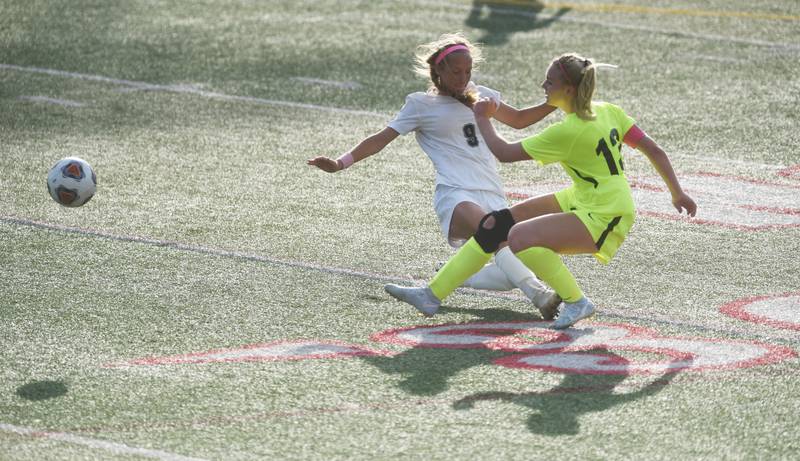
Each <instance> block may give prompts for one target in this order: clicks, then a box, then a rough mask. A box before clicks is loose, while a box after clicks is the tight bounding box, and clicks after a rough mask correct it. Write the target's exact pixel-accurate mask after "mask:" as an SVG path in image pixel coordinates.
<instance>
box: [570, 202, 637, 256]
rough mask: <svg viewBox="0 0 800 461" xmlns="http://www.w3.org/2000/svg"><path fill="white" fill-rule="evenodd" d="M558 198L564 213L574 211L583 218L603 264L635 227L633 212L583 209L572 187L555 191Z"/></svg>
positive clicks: (615, 252)
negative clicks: (621, 212)
mask: <svg viewBox="0 0 800 461" xmlns="http://www.w3.org/2000/svg"><path fill="white" fill-rule="evenodd" d="M555 196H556V200H558V204H559V205H560V206H561V211H563V212H564V213H573V214H574V215H575V216H577V217H578V219H580V220H581V222H582V223H583V225H584V226H586V229H588V230H589V233H590V234H592V238H593V239H594V241H595V245H596V246H597V252H596V253H594V257H595V258H597V260H598V261H600V262H601V263H603V264H608V263H609V262H611V259H613V258H614V255H615V254H617V250H619V247H620V246H622V242H624V241H625V237H627V235H628V232H630V230H631V227H633V221H634V219H635V215H634V214H633V213H630V214H623V215H620V216H613V215H608V214H601V213H596V212H591V211H589V210H586V209H581V208H580V206H579V205H578V204H577V203H576V201H575V194H574V191H573V190H572V188H568V189H563V190H560V191H558V192H556V193H555Z"/></svg>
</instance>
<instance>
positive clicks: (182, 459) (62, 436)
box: [0, 423, 203, 461]
mask: <svg viewBox="0 0 800 461" xmlns="http://www.w3.org/2000/svg"><path fill="white" fill-rule="evenodd" d="M0 431H3V432H10V433H12V434H17V435H24V436H29V437H39V438H45V439H51V440H58V441H61V442H67V443H71V444H75V445H84V446H87V447H89V448H93V449H95V450H103V451H107V452H110V453H113V454H115V455H132V456H141V457H144V458H154V459H162V460H164V461H203V460H202V459H201V458H192V457H189V456H182V455H177V454H174V453H169V452H166V451H161V450H153V449H150V448H139V447H131V446H129V445H125V444H122V443H117V442H109V441H106V440H98V439H90V438H88V437H81V436H78V435H74V434H69V433H66V432H47V431H40V430H36V429H32V428H28V427H22V426H15V425H13V424H5V423H0Z"/></svg>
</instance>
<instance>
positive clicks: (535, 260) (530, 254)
mask: <svg viewBox="0 0 800 461" xmlns="http://www.w3.org/2000/svg"><path fill="white" fill-rule="evenodd" d="M516 255H517V258H519V260H520V261H522V262H523V263H524V264H525V265H526V266H528V267H529V268H530V269H531V270H532V271H533V273H534V274H536V276H537V277H539V278H540V279H541V280H542V281H543V282H545V283H546V284H548V285H550V286H551V287H552V288H553V289H554V290H555V291H556V293H558V295H559V296H561V299H563V300H564V301H566V302H568V303H574V302H576V301H578V300H580V299H581V298H583V291H581V289H580V287H579V286H578V282H576V281H575V277H573V276H572V273H571V272H570V271H569V269H567V266H565V265H564V262H563V261H561V256H559V255H558V254H557V253H556V252H554V251H553V250H551V249H549V248H544V247H531V248H528V249H525V250H523V251H520V252H519V253H517V254H516Z"/></svg>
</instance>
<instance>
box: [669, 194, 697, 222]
mask: <svg viewBox="0 0 800 461" xmlns="http://www.w3.org/2000/svg"><path fill="white" fill-rule="evenodd" d="M672 205H673V206H674V207H675V209H676V210H678V213H683V210H686V214H687V215H689V216H691V217H694V215H695V214H697V204H696V203H694V200H692V198H691V197H689V196H688V195H686V193H685V192H681V193H680V194H677V195H676V196H675V197H672Z"/></svg>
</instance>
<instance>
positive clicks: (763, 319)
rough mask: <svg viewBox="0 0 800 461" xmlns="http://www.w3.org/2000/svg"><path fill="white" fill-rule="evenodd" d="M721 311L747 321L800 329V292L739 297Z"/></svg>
mask: <svg viewBox="0 0 800 461" xmlns="http://www.w3.org/2000/svg"><path fill="white" fill-rule="evenodd" d="M719 311H720V312H722V313H723V314H725V315H729V316H731V317H735V318H738V319H742V320H744V321H747V322H752V323H758V324H762V325H769V326H772V327H775V328H783V329H789V330H797V331H800V293H783V294H779V295H773V296H755V297H751V298H744V299H739V300H736V301H733V302H732V303H729V304H726V305H724V306H722V307H721V308H720V309H719Z"/></svg>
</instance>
